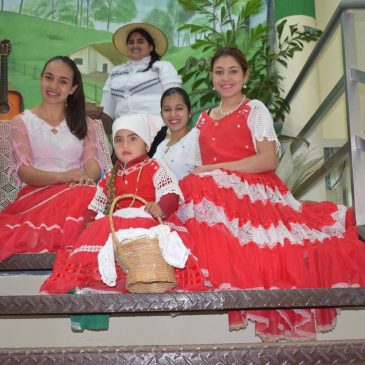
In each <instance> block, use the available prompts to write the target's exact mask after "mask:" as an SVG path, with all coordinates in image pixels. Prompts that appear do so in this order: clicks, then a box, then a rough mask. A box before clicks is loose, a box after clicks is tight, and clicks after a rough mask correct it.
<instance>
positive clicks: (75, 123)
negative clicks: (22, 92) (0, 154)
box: [0, 56, 104, 261]
mask: <svg viewBox="0 0 365 365" xmlns="http://www.w3.org/2000/svg"><path fill="white" fill-rule="evenodd" d="M41 93H42V101H41V103H40V104H39V105H37V106H35V107H34V108H32V109H31V110H25V111H24V112H23V113H22V114H20V115H18V116H16V117H15V118H14V119H13V120H12V121H11V122H10V123H11V124H10V134H11V138H10V147H11V152H12V161H11V166H10V168H11V173H12V174H14V175H16V176H17V178H18V179H19V181H20V182H21V183H22V188H21V190H20V192H19V194H18V196H17V198H16V200H15V201H14V202H13V203H10V204H9V205H8V206H7V207H5V209H4V210H3V211H1V213H0V242H1V246H0V261H2V260H4V259H5V258H7V257H9V256H11V255H13V254H16V253H37V252H42V251H48V252H54V251H55V250H56V249H58V248H59V247H64V246H69V245H72V244H73V242H74V241H75V240H76V238H77V237H78V234H79V233H80V232H81V230H82V229H83V228H84V226H85V222H87V220H88V216H89V210H88V205H89V203H90V201H91V199H92V198H93V196H94V194H95V182H96V181H97V180H98V179H99V177H100V173H101V169H102V168H103V167H104V166H102V161H103V159H102V154H101V149H100V147H99V143H98V140H97V132H96V128H95V123H94V121H93V120H91V119H88V118H87V117H86V115H85V96H84V91H83V85H82V79H81V74H80V71H79V70H78V68H77V66H76V64H75V63H74V62H73V61H72V60H71V59H69V58H68V57H65V56H57V57H54V58H52V59H50V60H49V61H48V62H47V63H46V64H45V66H44V68H43V71H42V73H41Z"/></svg>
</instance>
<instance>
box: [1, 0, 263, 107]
mask: <svg viewBox="0 0 365 365" xmlns="http://www.w3.org/2000/svg"><path fill="white" fill-rule="evenodd" d="M263 3H265V2H263ZM0 7H1V8H0V40H1V39H9V40H10V42H11V49H10V52H9V54H8V55H7V56H6V61H7V66H8V67H7V73H8V75H7V76H8V88H9V90H16V91H18V92H20V93H21V95H22V96H23V100H24V107H25V108H27V107H31V106H33V105H35V104H37V103H38V102H39V100H40V95H39V92H38V89H39V86H38V85H39V83H38V80H39V75H40V72H41V67H42V66H43V64H44V62H45V61H46V60H47V59H49V58H51V57H53V56H55V55H68V56H69V57H71V58H72V59H74V60H75V62H76V63H77V64H78V67H79V68H80V70H81V72H82V74H83V79H84V86H85V93H86V96H87V100H88V101H90V102H95V103H97V104H98V103H100V101H101V96H102V87H103V85H104V82H105V80H106V78H107V75H108V72H109V71H110V69H111V68H112V67H113V66H114V65H116V64H120V63H122V62H124V61H125V59H124V58H123V56H122V55H120V54H119V53H118V52H117V51H116V50H115V49H114V47H113V44H112V42H111V39H112V35H113V32H114V31H115V30H116V29H117V28H118V27H120V26H121V25H123V24H126V23H131V22H140V21H141V22H147V23H151V24H154V25H156V26H158V27H159V28H161V29H162V30H163V31H164V32H165V34H166V35H167V37H168V39H169V50H168V52H167V54H166V55H165V56H164V59H167V60H169V61H171V62H172V63H173V64H174V65H175V67H176V68H177V69H179V68H181V67H182V66H183V65H184V63H185V61H186V59H187V57H188V56H189V54H191V53H192V52H194V51H193V50H192V49H191V48H190V45H191V44H192V42H194V39H193V38H192V36H191V35H190V34H189V32H188V31H187V30H184V31H180V30H179V28H180V27H181V26H182V25H184V24H185V23H193V24H194V23H196V24H201V23H202V22H204V19H202V18H199V16H197V15H196V14H194V12H190V11H187V10H186V9H185V8H183V6H182V5H181V4H180V3H179V1H178V0H153V1H150V0H1V2H0ZM265 12H266V9H265V6H264V5H263V8H262V14H261V15H258V16H257V17H256V22H258V21H262V20H264V19H265V16H266V14H265Z"/></svg>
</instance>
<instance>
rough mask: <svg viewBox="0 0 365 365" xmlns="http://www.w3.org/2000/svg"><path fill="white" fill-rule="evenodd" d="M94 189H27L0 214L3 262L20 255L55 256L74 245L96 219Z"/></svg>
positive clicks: (54, 187)
mask: <svg viewBox="0 0 365 365" xmlns="http://www.w3.org/2000/svg"><path fill="white" fill-rule="evenodd" d="M95 191H96V188H95V186H74V187H70V186H69V185H68V184H57V185H52V186H43V187H37V186H29V185H27V186H25V187H24V188H22V189H21V190H20V192H19V194H18V196H17V198H16V200H15V201H14V202H13V203H10V204H9V205H8V206H7V207H5V209H4V210H3V211H2V212H1V213H0V242H1V245H0V261H2V260H4V259H6V258H7V257H9V256H11V255H14V254H17V253H38V252H43V251H48V252H55V251H56V250H57V249H58V248H60V247H64V246H66V245H67V246H68V245H71V246H72V244H74V243H75V242H76V240H77V238H78V236H79V234H80V232H81V231H82V230H83V229H84V227H85V223H86V222H88V221H89V220H90V217H91V216H93V215H94V213H93V212H91V211H90V210H89V209H88V205H89V203H90V202H91V200H92V198H93V197H94V195H95Z"/></svg>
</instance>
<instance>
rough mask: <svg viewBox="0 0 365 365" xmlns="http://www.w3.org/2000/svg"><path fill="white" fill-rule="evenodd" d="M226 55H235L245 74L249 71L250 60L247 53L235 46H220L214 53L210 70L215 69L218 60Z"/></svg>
mask: <svg viewBox="0 0 365 365" xmlns="http://www.w3.org/2000/svg"><path fill="white" fill-rule="evenodd" d="M225 56H231V57H233V58H234V59H235V60H236V61H237V63H238V64H239V65H240V66H241V69H242V71H243V73H244V74H245V73H246V72H247V71H248V62H247V60H246V57H245V55H244V54H243V53H242V52H241V51H240V50H239V49H238V48H234V47H222V48H219V49H218V50H217V51H216V52H215V53H214V55H213V57H212V60H211V61H210V70H211V71H213V67H214V64H215V63H216V62H217V60H218V59H219V58H221V57H225Z"/></svg>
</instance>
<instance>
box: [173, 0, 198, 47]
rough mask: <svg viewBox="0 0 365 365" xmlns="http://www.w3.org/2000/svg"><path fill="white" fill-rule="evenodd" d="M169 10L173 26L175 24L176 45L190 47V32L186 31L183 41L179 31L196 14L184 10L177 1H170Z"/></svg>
mask: <svg viewBox="0 0 365 365" xmlns="http://www.w3.org/2000/svg"><path fill="white" fill-rule="evenodd" d="M167 10H168V13H169V14H171V16H172V24H173V30H172V34H176V33H177V37H176V42H177V43H176V45H177V46H178V47H179V46H180V45H181V44H182V45H184V44H186V45H189V32H188V31H185V32H184V34H183V37H182V38H183V39H182V40H181V35H180V32H178V31H177V30H178V29H179V28H180V27H181V26H182V25H183V24H185V23H186V22H188V21H189V20H190V19H191V18H192V17H193V16H194V14H195V13H194V12H193V11H189V10H186V9H184V8H183V7H182V6H181V4H180V3H178V2H177V1H176V0H169V2H168V4H167Z"/></svg>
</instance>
